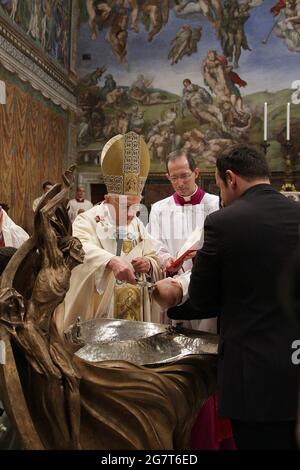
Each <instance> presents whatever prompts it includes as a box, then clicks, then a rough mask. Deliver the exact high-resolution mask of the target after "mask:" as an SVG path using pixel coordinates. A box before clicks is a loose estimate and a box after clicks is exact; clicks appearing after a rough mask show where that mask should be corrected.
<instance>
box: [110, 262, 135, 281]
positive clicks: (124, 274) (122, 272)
mask: <svg viewBox="0 0 300 470" xmlns="http://www.w3.org/2000/svg"><path fill="white" fill-rule="evenodd" d="M107 267H108V268H110V269H111V270H112V272H113V273H114V276H115V278H116V279H117V280H118V281H126V282H129V283H130V284H136V280H135V276H134V270H133V267H132V266H131V264H128V263H126V262H125V261H124V260H122V259H121V258H119V257H118V256H115V257H114V258H112V259H111V260H110V261H109V263H107Z"/></svg>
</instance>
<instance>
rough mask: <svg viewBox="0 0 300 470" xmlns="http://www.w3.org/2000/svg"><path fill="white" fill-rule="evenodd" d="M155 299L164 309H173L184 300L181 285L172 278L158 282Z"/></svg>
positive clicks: (154, 292)
mask: <svg viewBox="0 0 300 470" xmlns="http://www.w3.org/2000/svg"><path fill="white" fill-rule="evenodd" d="M153 298H154V300H156V302H157V303H158V304H159V305H160V306H161V307H162V308H171V307H175V305H178V304H179V303H180V302H181V300H182V287H181V284H180V283H179V282H178V281H176V279H173V278H171V277H167V278H166V279H162V280H161V281H158V282H156V284H155V287H154V290H153Z"/></svg>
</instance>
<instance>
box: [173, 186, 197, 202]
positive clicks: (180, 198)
mask: <svg viewBox="0 0 300 470" xmlns="http://www.w3.org/2000/svg"><path fill="white" fill-rule="evenodd" d="M204 195H205V191H204V190H203V189H201V188H198V189H197V191H196V192H195V194H193V195H192V196H191V199H190V200H189V201H185V200H184V199H183V197H181V196H179V194H177V193H174V194H173V198H174V201H175V204H176V205H177V206H184V205H185V204H191V205H192V206H194V205H195V204H200V202H201V201H202V199H203V198H204Z"/></svg>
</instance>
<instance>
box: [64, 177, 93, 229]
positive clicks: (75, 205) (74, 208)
mask: <svg viewBox="0 0 300 470" xmlns="http://www.w3.org/2000/svg"><path fill="white" fill-rule="evenodd" d="M92 207H93V204H92V203H91V201H89V200H88V199H85V188H84V186H78V188H77V192H76V197H75V199H71V200H70V201H69V203H68V214H69V219H70V221H71V223H73V222H74V220H75V219H76V217H77V216H78V215H79V214H82V213H83V212H85V211H87V210H89V209H91V208H92Z"/></svg>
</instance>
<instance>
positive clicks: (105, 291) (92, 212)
mask: <svg viewBox="0 0 300 470" xmlns="http://www.w3.org/2000/svg"><path fill="white" fill-rule="evenodd" d="M149 168H150V156H149V150H148V147H147V145H146V143H145V141H144V139H143V138H142V137H141V136H139V135H137V134H136V133H134V132H129V133H128V134H125V135H116V136H115V137H112V138H111V139H110V140H109V141H108V142H107V143H106V144H105V146H104V148H103V150H102V154H101V169H102V174H103V178H104V182H105V185H106V188H107V194H106V195H105V198H104V201H103V202H102V203H100V204H97V205H95V206H94V207H93V208H92V209H89V210H88V211H86V212H84V213H82V214H79V215H78V216H77V217H76V219H75V221H74V223H73V235H74V236H75V237H77V238H79V239H80V241H81V242H82V245H83V249H84V251H85V259H84V263H83V264H82V265H80V266H78V267H76V268H75V269H74V270H73V271H72V277H71V285H70V289H69V291H68V293H67V296H66V300H65V315H64V326H63V328H64V329H66V328H67V327H68V326H69V325H71V324H73V323H75V321H76V318H77V317H78V316H80V317H81V319H83V320H88V319H91V318H94V317H102V318H123V319H127V320H142V321H153V322H159V321H160V308H159V306H158V305H157V304H156V303H155V302H153V301H152V299H151V297H150V295H149V290H148V288H147V287H146V286H147V283H149V282H156V281H158V280H159V279H161V277H162V270H161V267H160V262H159V259H158V257H157V256H156V255H155V248H154V246H153V244H152V242H151V240H150V239H149V236H148V235H147V232H146V230H145V227H144V225H143V223H142V222H141V220H140V219H139V218H138V217H137V215H136V214H137V212H138V211H139V208H140V206H139V204H140V201H141V192H142V190H143V187H144V185H145V182H146V179H147V175H148V172H149Z"/></svg>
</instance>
